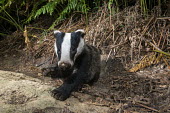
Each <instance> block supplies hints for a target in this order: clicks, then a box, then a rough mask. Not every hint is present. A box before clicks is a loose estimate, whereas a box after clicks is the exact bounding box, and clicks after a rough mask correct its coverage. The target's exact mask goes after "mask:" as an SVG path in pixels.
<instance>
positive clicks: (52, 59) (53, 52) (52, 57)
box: [51, 52, 55, 64]
mask: <svg viewBox="0 0 170 113" xmlns="http://www.w3.org/2000/svg"><path fill="white" fill-rule="evenodd" d="M54 56H55V52H53V56H52V59H51V64H52V63H53V61H54Z"/></svg>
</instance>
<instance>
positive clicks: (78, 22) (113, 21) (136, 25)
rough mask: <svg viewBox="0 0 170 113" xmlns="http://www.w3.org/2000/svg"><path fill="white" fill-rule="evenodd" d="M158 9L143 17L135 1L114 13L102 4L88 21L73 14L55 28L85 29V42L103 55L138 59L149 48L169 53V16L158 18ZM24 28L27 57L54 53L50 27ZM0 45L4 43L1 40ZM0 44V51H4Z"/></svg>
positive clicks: (69, 30) (8, 43)
mask: <svg viewBox="0 0 170 113" xmlns="http://www.w3.org/2000/svg"><path fill="white" fill-rule="evenodd" d="M160 12H161V11H160V9H159V7H156V8H155V9H153V11H152V12H151V14H150V15H148V17H144V15H143V13H142V12H141V9H140V5H138V4H136V5H135V6H132V7H127V8H126V9H124V10H123V11H120V12H119V13H116V14H114V12H111V11H110V10H109V9H108V7H107V5H105V6H103V7H101V8H100V10H99V11H98V12H95V13H91V14H90V15H89V18H88V23H87V21H86V20H85V17H84V16H83V15H79V17H78V16H77V15H73V16H72V17H71V18H70V19H68V20H66V21H64V22H63V23H61V24H60V25H57V26H56V29H58V30H61V31H63V32H72V31H74V30H76V29H80V28H81V29H85V31H86V36H85V39H86V42H87V43H89V44H92V45H94V46H96V47H99V48H100V49H101V50H102V53H103V54H105V55H107V59H109V58H110V57H111V58H114V57H126V56H130V58H131V61H135V60H137V61H140V59H142V58H143V56H145V55H147V54H150V53H152V52H153V50H158V51H159V52H161V53H163V52H166V54H168V55H169V53H167V52H168V51H169V49H170V39H169V35H170V25H169V21H170V18H169V17H166V18H161V17H160V15H161V14H160ZM27 30H28V38H29V40H30V41H31V46H30V47H31V48H30V47H29V49H28V48H27V50H28V51H27V56H29V58H31V59H32V58H34V59H36V58H39V57H42V56H45V57H48V56H54V50H53V43H54V38H53V31H50V32H49V31H47V32H46V34H42V32H41V35H40V34H38V32H35V29H34V28H28V29H27ZM40 31H41V30H40ZM20 37H21V36H20ZM22 38H23V37H22ZM16 39H17V38H16ZM10 40H11V39H9V40H7V42H6V43H5V44H6V45H7V47H8V48H9V49H13V47H11V46H10V45H11V44H12V45H15V44H14V43H13V42H16V41H13V40H12V41H13V42H12V43H10ZM0 43H1V42H0ZM1 46H2V47H3V46H4V41H3V42H2V44H1ZM4 47H5V46H4ZM4 47H3V48H4ZM3 48H2V49H1V50H2V51H4V49H3ZM6 51H7V49H6ZM3 53H4V52H3ZM30 56H31V57H30ZM165 56H167V55H165ZM134 59H135V60H134ZM135 62H136V61H135ZM133 63H134V62H133ZM136 63H137V62H136ZM139 64H140V62H139ZM147 64H148V63H147ZM139 69H140V68H139Z"/></svg>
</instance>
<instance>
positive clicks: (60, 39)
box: [54, 32, 65, 60]
mask: <svg viewBox="0 0 170 113" xmlns="http://www.w3.org/2000/svg"><path fill="white" fill-rule="evenodd" d="M64 36H65V33H63V32H60V33H56V34H54V37H55V38H56V47H57V54H58V60H60V59H61V49H62V48H61V45H62V43H63V40H64Z"/></svg>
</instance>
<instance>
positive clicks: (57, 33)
mask: <svg viewBox="0 0 170 113" xmlns="http://www.w3.org/2000/svg"><path fill="white" fill-rule="evenodd" d="M60 33H61V31H59V30H55V31H54V37H55V38H56V37H57V35H59V34H60Z"/></svg>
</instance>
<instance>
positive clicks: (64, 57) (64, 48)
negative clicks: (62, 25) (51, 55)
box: [58, 33, 73, 66]
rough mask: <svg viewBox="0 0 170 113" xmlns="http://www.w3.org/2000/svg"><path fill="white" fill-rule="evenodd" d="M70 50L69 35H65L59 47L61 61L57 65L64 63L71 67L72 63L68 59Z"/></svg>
mask: <svg viewBox="0 0 170 113" xmlns="http://www.w3.org/2000/svg"><path fill="white" fill-rule="evenodd" d="M70 48H71V33H65V36H64V37H63V42H62V45H61V59H60V61H59V62H58V65H59V64H60V63H61V62H65V63H70V64H71V66H73V61H71V59H70Z"/></svg>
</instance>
